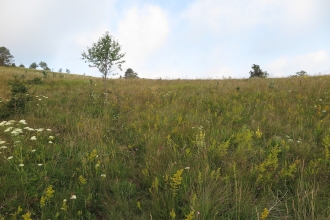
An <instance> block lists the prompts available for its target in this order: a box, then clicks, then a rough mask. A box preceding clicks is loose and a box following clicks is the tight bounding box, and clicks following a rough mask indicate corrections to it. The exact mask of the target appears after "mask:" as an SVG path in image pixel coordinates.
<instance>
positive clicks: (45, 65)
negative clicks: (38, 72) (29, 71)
mask: <svg viewBox="0 0 330 220" xmlns="http://www.w3.org/2000/svg"><path fill="white" fill-rule="evenodd" d="M39 66H40V67H41V68H42V69H44V70H50V69H49V68H48V65H47V63H46V62H43V61H40V63H39Z"/></svg>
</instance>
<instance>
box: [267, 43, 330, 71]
mask: <svg viewBox="0 0 330 220" xmlns="http://www.w3.org/2000/svg"><path fill="white" fill-rule="evenodd" d="M266 69H267V71H268V72H269V73H271V74H272V76H274V77H283V76H289V75H294V74H295V73H296V72H298V71H300V70H304V71H306V72H307V73H308V74H311V75H314V74H317V73H323V74H326V73H329V71H330V56H329V54H328V53H327V51H325V50H320V51H316V52H312V53H308V54H305V55H301V56H296V57H292V58H290V57H280V58H278V59H276V60H274V61H272V62H271V63H270V64H269V65H267V66H266Z"/></svg>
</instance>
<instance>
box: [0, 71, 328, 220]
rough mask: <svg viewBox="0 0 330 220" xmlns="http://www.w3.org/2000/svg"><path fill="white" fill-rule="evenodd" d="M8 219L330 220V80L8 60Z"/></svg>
mask: <svg viewBox="0 0 330 220" xmlns="http://www.w3.org/2000/svg"><path fill="white" fill-rule="evenodd" d="M22 74H24V78H22V79H21V81H22V83H26V86H27V88H28V93H26V94H24V95H26V96H29V97H30V98H29V101H27V102H26V105H25V108H24V110H20V111H16V109H14V111H13V113H12V114H10V115H9V116H6V117H5V118H3V119H1V120H0V219H24V220H28V219H116V220H117V219H137V220H142V219H153V220H157V219H169V220H171V219H178V220H179V219H187V220H192V219H196V220H202V219H206V220H208V219H227V220H229V219H283V220H284V219H330V184H329V183H330V180H329V177H330V120H329V112H330V108H329V106H330V83H329V82H330V77H329V76H315V77H291V78H282V79H239V80H238V79H225V80H148V79H130V80H129V79H110V80H108V82H107V83H108V87H107V88H108V90H107V100H108V101H107V102H106V103H104V100H105V97H104V90H103V89H104V86H103V81H102V79H101V78H91V77H88V76H78V75H70V74H59V73H49V74H48V75H46V76H45V74H43V73H42V71H34V70H29V69H24V68H11V67H7V68H4V67H0V97H1V101H2V102H1V103H0V109H1V106H4V105H5V104H6V102H7V100H10V99H11V98H12V94H11V91H12V90H11V87H10V84H9V81H12V80H13V79H14V75H16V76H17V77H18V76H21V75H22Z"/></svg>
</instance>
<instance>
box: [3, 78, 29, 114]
mask: <svg viewBox="0 0 330 220" xmlns="http://www.w3.org/2000/svg"><path fill="white" fill-rule="evenodd" d="M24 78H25V76H24V75H21V76H18V75H14V79H13V80H10V81H9V85H10V88H11V89H10V90H11V98H10V99H9V100H8V101H6V102H1V104H2V105H1V106H0V118H2V119H3V118H6V117H8V116H9V115H12V114H16V113H23V112H24V111H25V106H26V103H27V102H28V101H30V100H31V96H30V94H29V93H28V90H29V88H28V87H27V83H26V81H25V79H24Z"/></svg>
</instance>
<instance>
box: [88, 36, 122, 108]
mask: <svg viewBox="0 0 330 220" xmlns="http://www.w3.org/2000/svg"><path fill="white" fill-rule="evenodd" d="M81 55H82V59H83V60H84V61H85V63H87V62H88V63H89V67H96V68H98V69H99V71H100V72H101V73H102V75H103V79H104V94H105V101H107V81H106V79H107V76H108V74H112V75H115V74H114V73H113V71H114V70H115V68H114V67H117V68H119V69H120V70H121V64H122V63H124V62H125V60H122V58H123V57H124V56H125V53H121V46H120V44H119V43H118V41H116V40H115V39H114V38H113V37H112V36H111V35H109V32H106V33H105V34H104V35H103V37H101V38H99V40H98V41H97V42H96V43H93V45H92V47H90V48H88V47H87V53H85V52H83V53H82V54H81Z"/></svg>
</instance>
